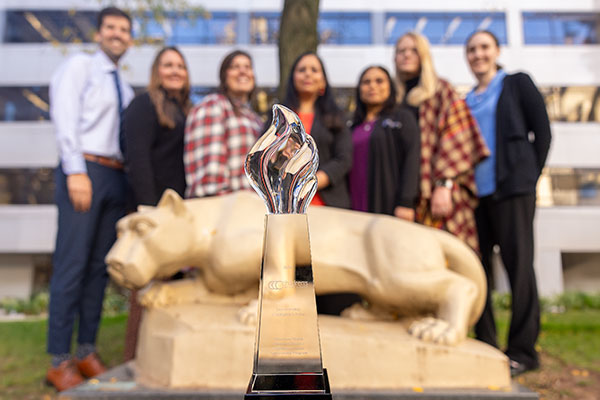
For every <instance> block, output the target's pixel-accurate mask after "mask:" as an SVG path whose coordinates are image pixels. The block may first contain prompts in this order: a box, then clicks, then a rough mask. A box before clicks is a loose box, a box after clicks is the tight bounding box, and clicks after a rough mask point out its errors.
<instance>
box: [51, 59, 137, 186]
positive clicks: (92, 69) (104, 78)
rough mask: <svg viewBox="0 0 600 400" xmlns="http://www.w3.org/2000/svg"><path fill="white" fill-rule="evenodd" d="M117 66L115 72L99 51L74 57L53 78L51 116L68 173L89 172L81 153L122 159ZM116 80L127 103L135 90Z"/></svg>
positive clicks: (108, 60)
mask: <svg viewBox="0 0 600 400" xmlns="http://www.w3.org/2000/svg"><path fill="white" fill-rule="evenodd" d="M115 69H116V70H117V73H119V72H118V66H116V65H115V64H114V63H113V62H112V61H111V60H110V58H108V56H107V55H106V54H105V53H104V52H103V51H101V50H98V51H97V52H96V53H95V54H84V53H81V54H76V55H74V56H72V57H71V58H69V59H68V60H67V61H66V62H65V63H63V64H62V65H61V66H60V67H59V69H58V71H56V73H55V74H54V76H53V77H52V81H51V82H50V118H51V119H52V122H53V123H54V128H55V130H56V138H57V141H58V150H59V154H60V159H61V163H62V169H63V172H64V173H65V174H66V175H71V174H76V173H87V169H86V166H85V159H84V158H83V154H84V153H89V154H95V155H99V156H104V157H109V158H114V159H117V160H123V155H122V154H121V150H120V148H119V125H120V116H119V101H118V94H117V87H116V85H115V78H114V76H113V74H112V71H114V70H115ZM119 78H120V75H119ZM119 81H120V88H121V95H122V100H123V108H125V107H127V105H128V104H129V102H130V101H131V100H132V99H133V96H134V93H133V89H132V88H131V86H129V85H128V84H126V83H124V82H123V79H119Z"/></svg>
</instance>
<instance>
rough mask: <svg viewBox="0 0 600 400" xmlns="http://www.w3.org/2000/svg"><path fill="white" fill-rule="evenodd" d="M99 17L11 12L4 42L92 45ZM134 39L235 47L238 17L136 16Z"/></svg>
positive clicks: (223, 14) (84, 13)
mask: <svg viewBox="0 0 600 400" xmlns="http://www.w3.org/2000/svg"><path fill="white" fill-rule="evenodd" d="M97 16H98V12H97V11H74V10H71V11H52V10H44V11H35V10H27V11H7V13H6V28H5V33H4V42H6V43H43V42H54V43H80V42H92V41H93V37H94V32H95V30H96V19H97ZM133 36H134V38H135V39H137V41H139V42H143V43H159V44H163V43H164V44H168V45H177V44H233V43H235V41H236V17H235V14H234V13H231V12H215V13H212V14H210V15H208V16H207V15H205V14H203V13H194V12H189V13H175V12H173V13H169V14H167V16H166V17H165V18H162V17H159V16H158V15H156V16H153V14H151V13H145V14H143V15H137V16H136V15H134V16H133Z"/></svg>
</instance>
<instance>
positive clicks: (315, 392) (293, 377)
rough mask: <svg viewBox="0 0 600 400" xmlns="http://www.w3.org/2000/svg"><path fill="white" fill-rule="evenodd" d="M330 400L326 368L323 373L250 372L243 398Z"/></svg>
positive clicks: (260, 399) (245, 399)
mask: <svg viewBox="0 0 600 400" xmlns="http://www.w3.org/2000/svg"><path fill="white" fill-rule="evenodd" d="M274 398H279V399H285V400H332V399H333V397H332V396H331V389H330V388H329V378H328V377H327V369H325V368H323V374H312V373H306V374H252V378H250V384H249V385H248V390H247V391H246V395H245V396H244V400H272V399H274Z"/></svg>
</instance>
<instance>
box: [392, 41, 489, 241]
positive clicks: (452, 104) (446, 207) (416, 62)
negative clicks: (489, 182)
mask: <svg viewBox="0 0 600 400" xmlns="http://www.w3.org/2000/svg"><path fill="white" fill-rule="evenodd" d="M394 61H395V65H396V79H397V84H398V100H399V102H401V103H404V104H405V105H406V106H407V107H408V108H409V110H411V111H412V112H413V114H414V115H415V117H416V119H417V122H418V125H419V128H420V130H421V176H420V184H419V191H420V193H419V200H418V203H417V208H416V221H417V222H420V223H423V224H425V225H429V226H433V227H436V228H439V229H444V230H446V231H448V232H450V233H452V234H454V235H456V236H457V237H459V238H460V239H462V240H463V241H464V242H465V243H466V244H468V245H469V246H470V247H471V248H472V249H474V250H476V251H478V249H479V246H478V241H477V230H476V227H475V217H474V209H475V207H476V205H477V189H476V186H475V180H474V175H473V173H474V172H473V171H474V169H475V165H477V164H478V163H479V162H480V161H481V160H483V159H484V158H485V157H487V156H488V154H489V151H488V149H487V147H486V145H485V142H484V140H483V138H482V136H481V133H480V132H479V128H478V127H477V123H476V122H475V120H474V119H473V117H472V116H471V113H470V112H469V109H468V107H467V105H466V104H465V102H464V101H463V100H462V99H460V98H459V96H458V94H457V93H456V91H455V90H454V88H453V87H452V86H451V85H450V83H448V82H447V81H445V80H444V79H441V78H439V77H438V76H437V74H436V73H435V69H434V67H433V61H432V59H431V52H430V48H429V42H428V41H427V39H426V38H425V37H423V36H422V35H420V34H417V33H412V32H411V33H406V34H404V35H403V36H401V37H400V38H399V39H398V41H397V42H396V52H395V59H394Z"/></svg>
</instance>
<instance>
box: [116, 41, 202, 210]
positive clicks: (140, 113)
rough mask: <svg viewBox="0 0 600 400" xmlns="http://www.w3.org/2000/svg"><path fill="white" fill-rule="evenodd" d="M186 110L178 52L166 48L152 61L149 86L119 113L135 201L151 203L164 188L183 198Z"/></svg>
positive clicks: (186, 95)
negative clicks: (120, 114) (123, 111)
mask: <svg viewBox="0 0 600 400" xmlns="http://www.w3.org/2000/svg"><path fill="white" fill-rule="evenodd" d="M190 108H191V101H190V79H189V74H188V68H187V65H186V62H185V59H184V57H183V54H182V53H181V52H180V51H179V50H178V49H177V48H176V47H165V48H163V49H162V50H160V51H159V52H158V54H157V55H156V57H155V59H154V62H153V63H152V69H151V74H150V83H149V84H148V90H147V91H146V92H145V93H143V94H141V95H139V96H137V97H136V98H135V99H133V101H132V102H131V104H130V105H129V107H127V109H126V110H125V113H124V114H123V125H122V130H123V131H122V134H123V137H124V139H125V143H126V147H125V148H126V157H125V161H126V166H127V169H126V170H127V175H128V177H129V183H130V185H131V188H132V191H133V197H134V198H133V200H134V203H135V205H140V204H145V205H156V204H157V203H158V200H160V196H161V195H162V193H163V192H164V191H165V189H167V188H171V189H173V190H175V191H176V192H177V193H179V194H180V195H181V196H183V194H184V192H185V175H184V170H183V132H184V126H185V117H186V115H187V112H188V111H189V109H190Z"/></svg>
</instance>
